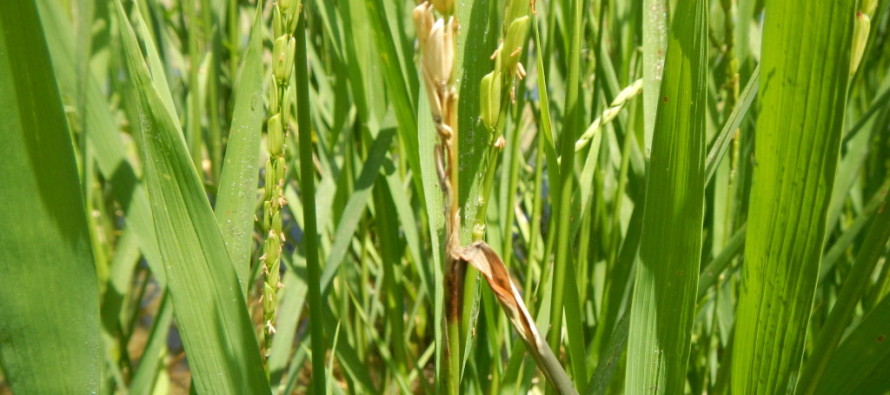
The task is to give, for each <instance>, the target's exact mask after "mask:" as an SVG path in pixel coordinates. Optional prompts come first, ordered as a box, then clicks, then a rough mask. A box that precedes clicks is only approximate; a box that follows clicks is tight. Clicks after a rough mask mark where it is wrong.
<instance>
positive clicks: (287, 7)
mask: <svg viewBox="0 0 890 395" xmlns="http://www.w3.org/2000/svg"><path fill="white" fill-rule="evenodd" d="M299 8H300V5H299V4H297V3H296V1H294V0H279V1H278V2H276V3H275V4H274V5H273V6H272V34H273V43H274V44H273V46H272V84H271V87H270V88H269V119H268V121H267V133H268V134H267V141H266V145H267V147H268V150H269V159H267V160H266V180H265V188H264V201H263V230H264V232H265V234H266V240H265V242H264V243H263V255H262V257H261V258H260V260H261V261H262V262H263V274H264V278H265V281H264V283H263V335H264V337H265V345H266V351H265V353H266V356H268V355H269V347H270V346H271V344H272V336H273V335H274V334H275V308H276V306H277V305H278V288H280V287H281V274H280V265H281V244H282V243H283V242H284V234H283V233H282V232H281V207H282V206H284V205H285V204H287V201H286V200H285V198H284V185H285V181H284V173H285V166H286V163H287V158H286V155H285V154H286V147H285V135H286V133H287V131H286V129H287V125H288V124H289V122H288V119H289V117H290V113H289V112H288V108H289V105H288V104H289V103H290V100H289V95H287V92H288V89H287V88H288V84H289V83H290V78H291V72H292V70H293V68H294V57H295V51H296V41H295V39H294V34H293V32H294V28H295V27H296V22H297V12H298V9H299ZM300 132H301V133H302V130H301V131H300ZM301 141H302V140H301ZM303 196H304V198H305V197H306V196H307V195H306V191H305V190H304V195H303ZM308 196H309V197H311V196H313V195H312V194H309V195H308ZM306 205H309V204H308V203H304V206H306ZM307 234H309V235H312V234H314V233H311V232H309V231H308V229H307ZM307 239H311V237H307ZM307 249H308V248H307ZM314 340H315V341H314V342H313V344H314V343H320V342H319V341H318V340H317V339H314Z"/></svg>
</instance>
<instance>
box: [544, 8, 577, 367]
mask: <svg viewBox="0 0 890 395" xmlns="http://www.w3.org/2000/svg"><path fill="white" fill-rule="evenodd" d="M582 3H583V0H572V1H571V12H570V13H569V15H572V16H573V18H572V25H571V30H570V37H571V41H570V46H569V78H568V82H567V83H566V101H565V108H566V123H565V125H566V127H565V128H564V129H563V132H562V135H561V136H560V139H561V140H562V141H561V143H562V144H561V145H562V147H561V151H562V152H561V157H562V163H561V165H562V166H561V168H560V178H561V183H560V184H561V185H560V186H561V188H560V192H559V194H558V196H559V204H558V205H557V207H556V209H557V212H558V214H557V220H556V234H557V240H556V264H555V265H554V272H553V289H552V290H553V298H552V302H551V303H552V304H551V307H550V332H549V333H548V334H547V337H548V343H549V344H550V348H552V349H554V350H559V344H560V335H561V334H562V308H563V299H564V295H565V292H564V288H565V281H566V272H567V270H566V268H567V266H568V265H571V264H572V262H571V260H572V254H571V252H572V251H571V250H570V249H569V243H570V242H571V237H570V236H571V235H570V227H569V224H570V222H571V214H572V213H571V211H572V185H573V181H574V177H573V174H574V171H575V155H574V154H575V133H576V130H577V126H578V124H579V120H580V118H581V117H580V115H581V105H580V103H579V102H578V88H579V74H580V67H581V30H582V26H581V16H582V9H583V8H582ZM570 296H571V297H577V295H570Z"/></svg>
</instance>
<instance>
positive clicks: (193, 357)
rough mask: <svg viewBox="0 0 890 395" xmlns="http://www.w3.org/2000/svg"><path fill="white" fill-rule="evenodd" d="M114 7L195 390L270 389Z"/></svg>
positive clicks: (200, 193) (175, 142) (223, 264)
mask: <svg viewBox="0 0 890 395" xmlns="http://www.w3.org/2000/svg"><path fill="white" fill-rule="evenodd" d="M116 10H117V16H118V20H119V22H120V27H121V39H122V41H123V49H124V57H125V59H126V63H127V69H128V71H129V76H130V78H132V79H133V84H134V85H135V86H136V88H137V90H138V91H137V99H138V112H139V116H140V119H138V120H134V121H135V122H136V125H137V131H138V135H137V143H138V145H139V149H140V152H141V154H142V157H143V160H144V161H145V177H146V180H147V183H148V191H149V197H150V200H151V206H152V215H153V217H154V220H155V228H156V229H157V234H158V237H159V240H158V241H159V244H160V247H161V255H162V257H163V259H164V267H165V268H166V271H167V281H168V286H169V289H170V296H171V297H172V301H173V315H174V317H175V319H176V322H177V324H178V326H179V330H180V335H181V336H182V339H183V344H184V345H185V349H186V354H187V355H188V357H189V366H190V368H191V371H192V374H193V376H192V378H193V382H194V385H195V387H196V390H197V391H198V392H200V393H264V392H269V386H268V384H267V381H266V375H265V373H264V372H263V367H262V362H261V360H260V353H259V347H258V345H257V342H256V337H255V335H254V333H253V327H252V325H251V322H250V317H249V316H248V314H247V306H246V304H245V299H244V295H243V294H242V292H241V287H240V285H239V284H238V279H237V276H236V274H235V271H234V269H233V267H232V264H231V262H230V260H229V257H228V255H227V253H226V248H225V244H224V242H223V238H222V236H221V234H220V231H219V227H218V226H217V224H216V220H215V218H214V217H213V213H212V211H211V209H210V202H209V201H208V200H207V196H206V194H205V191H204V189H203V187H202V185H201V180H200V178H199V177H198V173H197V172H196V171H195V168H194V166H193V165H192V162H191V159H190V157H189V154H188V152H187V149H186V145H185V139H184V137H183V135H182V133H181V131H180V130H178V127H177V125H176V123H175V122H174V121H173V117H174V114H171V113H169V112H168V107H166V106H165V105H164V103H163V100H162V99H161V96H160V94H159V93H158V92H157V90H156V89H155V87H154V83H153V82H152V78H151V76H150V75H149V72H148V68H147V66H146V64H145V60H144V58H143V57H142V54H141V53H140V52H139V43H138V42H137V41H136V36H135V34H134V32H133V30H132V27H131V26H130V24H129V21H128V19H127V17H126V14H125V13H124V9H123V6H121V5H120V3H119V2H116ZM233 360H234V361H239V362H238V363H232V361H233Z"/></svg>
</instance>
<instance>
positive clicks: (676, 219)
mask: <svg viewBox="0 0 890 395" xmlns="http://www.w3.org/2000/svg"><path fill="white" fill-rule="evenodd" d="M707 4H708V3H707V1H704V0H686V1H680V2H679V3H678V4H677V8H676V15H674V17H673V21H674V23H673V24H672V25H671V29H670V32H669V34H668V35H669V41H668V50H667V59H666V63H665V69H664V78H663V81H662V86H661V94H660V98H659V105H658V115H657V117H656V124H655V131H654V135H653V141H652V156H651V158H650V163H649V175H648V179H647V182H646V200H645V211H644V214H643V233H642V239H641V240H640V256H639V259H640V262H639V264H638V265H637V273H636V284H635V286H634V293H633V303H632V305H631V312H630V314H631V317H630V333H629V337H628V351H627V375H626V378H625V387H626V390H627V392H628V393H631V394H642V393H658V394H676V393H682V392H683V388H684V386H685V382H686V363H687V360H688V359H689V350H690V341H691V337H692V333H691V331H692V322H693V313H694V312H695V301H696V287H697V285H698V273H699V264H700V261H701V258H700V256H701V248H702V224H703V219H704V186H705V157H704V155H705V139H706V137H705V117H706V114H705V112H706V108H705V100H706V98H707V75H708V73H707V48H708V42H707V31H708V19H707Z"/></svg>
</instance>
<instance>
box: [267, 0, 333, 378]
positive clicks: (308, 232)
mask: <svg viewBox="0 0 890 395" xmlns="http://www.w3.org/2000/svg"><path fill="white" fill-rule="evenodd" d="M283 2H285V1H282V0H279V4H281V3H283ZM291 2H292V1H291ZM294 8H295V9H296V12H294V15H295V18H296V15H297V14H299V11H300V10H302V4H298V5H297V6H295V7H294ZM296 36H297V45H296V47H297V50H296V58H297V62H296V73H297V75H296V81H297V127H298V129H299V133H300V134H299V137H300V139H299V141H300V189H301V190H302V196H303V222H304V226H305V229H304V231H305V232H304V233H305V234H304V236H303V242H304V246H305V247H306V249H305V254H306V275H307V280H308V281H307V284H308V288H309V292H308V293H309V315H310V317H312V319H311V320H310V322H309V333H310V334H311V335H312V380H311V381H312V386H313V388H312V390H313V392H314V393H315V394H316V395H323V394H325V392H326V386H325V365H324V361H325V355H326V347H327V342H325V338H324V325H325V318H324V306H323V304H322V302H321V265H320V262H319V260H318V222H317V219H316V216H315V166H314V164H313V160H312V129H310V128H311V125H310V122H309V111H310V110H311V109H310V108H309V70H308V67H309V56H308V54H307V52H306V14H305V13H303V14H302V16H300V17H299V23H298V24H297V31H296Z"/></svg>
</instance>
